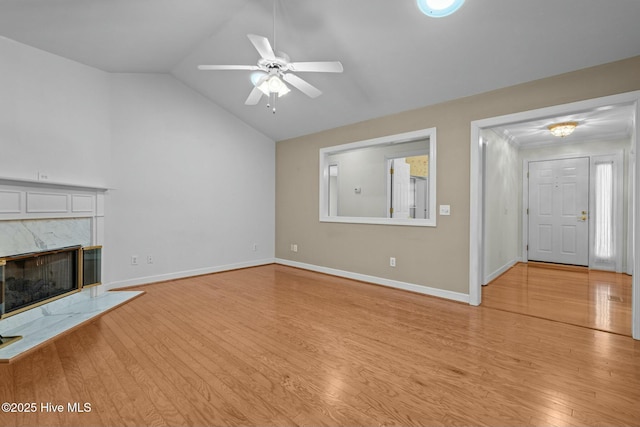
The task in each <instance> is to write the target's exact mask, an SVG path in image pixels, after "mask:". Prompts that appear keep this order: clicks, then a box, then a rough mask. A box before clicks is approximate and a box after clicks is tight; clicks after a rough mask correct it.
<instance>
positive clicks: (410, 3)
mask: <svg viewBox="0 0 640 427" xmlns="http://www.w3.org/2000/svg"><path fill="white" fill-rule="evenodd" d="M277 10H278V14H277V20H276V32H277V46H276V49H277V50H281V51H284V52H286V53H287V54H288V55H289V56H290V57H291V59H292V60H293V61H316V60H339V61H341V62H342V63H343V65H344V68H345V71H344V73H342V74H315V73H314V74H311V73H305V74H304V75H303V77H304V78H305V79H306V80H308V81H309V82H310V83H312V84H313V85H315V86H317V87H318V88H319V89H321V90H322V91H323V95H321V96H320V97H319V98H316V99H310V98H308V97H306V96H305V95H303V94H302V93H300V92H298V91H297V90H295V89H294V90H292V92H291V93H290V94H288V95H286V96H285V97H283V98H281V99H280V100H279V102H278V105H277V109H278V112H277V114H275V115H273V114H271V113H270V111H269V110H267V108H265V102H264V100H263V102H261V103H260V104H258V105H257V106H246V105H244V101H245V99H246V98H247V95H248V94H249V92H250V90H251V88H252V86H251V83H250V81H249V75H250V72H244V71H235V72H232V71H217V72H211V71H209V72H205V71H198V70H197V68H196V67H197V65H199V64H247V65H253V64H255V63H256V62H257V59H258V54H257V52H256V51H255V49H254V48H253V46H252V45H251V43H250V42H249V40H248V39H247V37H246V35H247V34H248V33H254V34H259V35H264V36H267V37H269V38H270V39H272V33H273V14H272V12H273V1H272V0H0V35H1V36H5V37H8V38H10V39H13V40H16V41H18V42H21V43H24V44H27V45H31V46H34V47H37V48H40V49H43V50H46V51H49V52H52V53H54V54H57V55H60V56H63V57H66V58H69V59H73V60H75V61H78V62H81V63H84V64H87V65H90V66H94V67H97V68H100V69H102V70H105V71H109V72H158V73H171V74H173V75H174V76H175V77H176V78H178V79H179V80H181V81H182V82H184V83H185V84H186V85H188V86H190V87H191V88H193V89H194V90H196V91H198V92H200V93H202V94H203V95H204V96H207V97H208V98H210V99H211V100H212V101H213V102H215V103H217V104H218V105H220V106H222V107H223V108H225V109H226V110H228V111H230V112H231V113H233V114H234V115H236V116H238V117H239V118H240V119H242V120H244V121H245V122H246V123H248V124H249V125H251V126H253V127H254V128H256V129H258V130H260V131H261V132H263V133H265V134H266V135H268V136H270V137H272V138H273V139H275V140H282V139H286V138H290V137H295V136H300V135H305V134H309V133H312V132H316V131H320V130H323V129H328V128H333V127H337V126H341V125H345V124H349V123H354V122H358V121H362V120H367V119H371V118H375V117H379V116H384V115H388V114H392V113H397V112H401V111H405V110H409V109H413V108H418V107H422V106H426V105H432V104H436V103H440V102H444V101H447V100H451V99H456V98H460V97H463V96H468V95H473V94H477V93H481V92H485V91H489V90H492V89H497V88H501V87H505V86H510V85H514V84H518V83H522V82H526V81H531V80H535V79H539V78H543V77H547V76H551V75H556V74H560V73H564V72H569V71H573V70H577V69H581V68H585V67H589V66H593V65H598V64H602V63H606V62H611V61H615V60H619V59H623V58H628V57H632V56H636V55H640V25H639V24H638V23H639V22H640V1H638V0H615V1H609V2H603V1H602V0H562V1H557V0H538V1H514V0H467V1H466V3H465V5H464V6H463V7H462V9H460V11H458V12H457V13H456V14H454V15H451V16H449V17H447V18H441V19H433V18H429V17H426V16H424V15H422V14H420V13H419V11H418V8H417V5H416V2H415V0H323V1H311V0H306V1H305V0H277ZM272 42H273V40H272ZM638 72H640V70H638Z"/></svg>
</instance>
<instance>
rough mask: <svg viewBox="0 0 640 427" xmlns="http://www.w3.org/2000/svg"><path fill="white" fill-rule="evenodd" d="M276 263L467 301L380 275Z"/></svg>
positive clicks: (456, 294)
mask: <svg viewBox="0 0 640 427" xmlns="http://www.w3.org/2000/svg"><path fill="white" fill-rule="evenodd" d="M275 262H276V263H277V264H282V265H287V266H289V267H296V268H301V269H303V270H310V271H316V272H318V273H325V274H330V275H332V276H339V277H345V278H347V279H354V280H360V281H362V282H369V283H374V284H376V285H382V286H388V287H390V288H396V289H403V290H405V291H411V292H416V293H419V294H424V295H431V296H434V297H439V298H445V299H449V300H453V301H458V302H464V303H467V304H468V303H469V295H467V294H461V293H459V292H452V291H447V290H444V289H438V288H431V287H429V286H422V285H416V284H414V283H407V282H400V281H397V280H391V279H385V278H382V277H376V276H369V275H366V274H360V273H353V272H350V271H344V270H337V269H335V268H329V267H322V266H319V265H313V264H305V263H302V262H297V261H290V260H288V259H281V258H276V260H275Z"/></svg>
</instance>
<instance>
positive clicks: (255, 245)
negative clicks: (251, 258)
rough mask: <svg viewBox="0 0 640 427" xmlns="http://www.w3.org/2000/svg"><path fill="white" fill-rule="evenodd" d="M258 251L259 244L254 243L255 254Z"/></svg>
mask: <svg viewBox="0 0 640 427" xmlns="http://www.w3.org/2000/svg"><path fill="white" fill-rule="evenodd" d="M257 250H258V244H257V243H254V244H253V252H256V251H257Z"/></svg>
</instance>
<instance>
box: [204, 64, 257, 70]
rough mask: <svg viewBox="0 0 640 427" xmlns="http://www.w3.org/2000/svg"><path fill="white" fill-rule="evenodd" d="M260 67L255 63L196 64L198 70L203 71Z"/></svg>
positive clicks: (255, 68)
mask: <svg viewBox="0 0 640 427" xmlns="http://www.w3.org/2000/svg"><path fill="white" fill-rule="evenodd" d="M259 69H260V68H259V67H258V66H257V65H198V70H203V71H226V70H248V71H256V70H259Z"/></svg>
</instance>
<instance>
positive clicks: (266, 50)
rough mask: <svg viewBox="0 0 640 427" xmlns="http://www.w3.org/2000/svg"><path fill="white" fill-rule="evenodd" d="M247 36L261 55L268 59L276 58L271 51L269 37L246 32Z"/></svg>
mask: <svg viewBox="0 0 640 427" xmlns="http://www.w3.org/2000/svg"><path fill="white" fill-rule="evenodd" d="M247 37H249V40H251V43H252V44H253V46H254V47H255V48H256V50H257V51H258V53H259V54H260V56H261V57H263V58H264V59H270V60H273V59H276V54H275V53H273V49H272V48H271V43H269V39H267V38H266V37H263V36H257V35H255V34H247Z"/></svg>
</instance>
